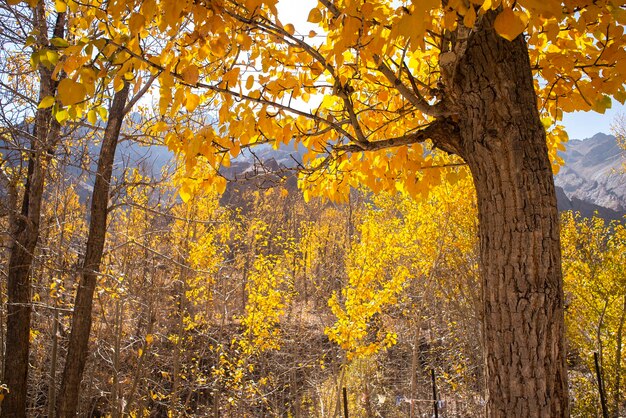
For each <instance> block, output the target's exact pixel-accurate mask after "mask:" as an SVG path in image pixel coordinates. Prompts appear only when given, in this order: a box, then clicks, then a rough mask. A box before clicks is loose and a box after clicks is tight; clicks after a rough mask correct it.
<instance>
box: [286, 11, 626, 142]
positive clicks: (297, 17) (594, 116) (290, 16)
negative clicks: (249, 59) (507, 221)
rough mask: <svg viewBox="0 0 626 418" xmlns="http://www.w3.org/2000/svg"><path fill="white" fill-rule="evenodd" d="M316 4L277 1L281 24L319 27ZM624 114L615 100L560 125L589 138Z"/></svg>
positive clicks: (572, 115)
mask: <svg viewBox="0 0 626 418" xmlns="http://www.w3.org/2000/svg"><path fill="white" fill-rule="evenodd" d="M316 5H317V0H297V1H296V0H281V1H279V2H278V14H279V18H280V20H281V21H282V23H283V24H287V23H292V24H293V25H294V26H295V28H296V31H298V32H300V33H308V32H309V31H310V30H315V29H318V30H319V28H318V27H317V25H313V24H311V23H308V22H307V21H306V20H307V17H308V13H309V11H310V10H311V9H312V8H313V7H315V6H316ZM619 114H622V115H626V105H621V104H619V103H618V102H616V101H615V100H614V101H613V107H612V108H611V109H609V110H607V111H606V112H605V113H604V114H600V113H596V112H572V113H566V114H564V116H563V121H562V122H560V124H561V125H563V126H565V130H566V132H567V134H568V135H569V137H570V139H586V138H591V137H592V136H594V135H595V134H597V133H598V132H602V133H605V134H610V133H611V124H612V123H613V122H614V121H615V118H616V116H617V115H619Z"/></svg>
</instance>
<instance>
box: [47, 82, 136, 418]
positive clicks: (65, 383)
mask: <svg viewBox="0 0 626 418" xmlns="http://www.w3.org/2000/svg"><path fill="white" fill-rule="evenodd" d="M128 92H129V85H128V83H125V85H124V87H123V88H122V90H120V91H119V92H117V93H116V94H115V96H114V97H113V102H112V104H111V110H110V112H109V121H108V123H107V127H106V130H105V132H104V138H103V140H102V147H101V149H100V156H99V159H98V169H97V173H96V180H95V184H94V188H93V193H92V197H91V222H90V224H89V234H88V236H87V246H86V248H85V259H84V261H83V266H82V269H81V280H80V284H79V286H78V290H77V291H76V301H75V304H74V314H73V315H72V329H71V334H70V339H69V345H68V350H67V358H66V360H65V367H64V369H63V378H62V380H61V390H60V391H59V399H58V402H57V416H58V417H59V418H66V417H72V418H73V417H75V416H76V412H77V409H78V395H79V392H80V383H81V380H82V376H83V371H84V369H85V363H86V361H87V355H88V346H89V334H90V332H91V319H92V318H91V315H92V305H93V294H94V291H95V289H96V282H97V278H98V273H99V270H100V262H101V260H102V253H103V250H104V240H105V235H106V223H107V214H108V204H109V189H110V181H111V174H112V171H113V161H114V157H115V149H116V147H117V143H118V139H119V135H120V130H121V127H122V121H123V119H124V107H125V104H126V99H127V98H128Z"/></svg>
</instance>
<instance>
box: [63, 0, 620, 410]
mask: <svg viewBox="0 0 626 418" xmlns="http://www.w3.org/2000/svg"><path fill="white" fill-rule="evenodd" d="M70 4H72V3H71V2H70ZM95 5H97V4H95ZM129 14H130V20H129V25H128V28H127V29H125V31H126V33H123V34H122V33H121V32H124V30H121V31H120V32H115V33H113V34H112V35H111V37H108V38H107V36H106V35H104V34H102V35H101V37H100V38H99V39H96V40H92V41H90V42H91V43H92V44H93V45H100V46H101V45H102V44H103V43H104V44H106V45H108V46H111V47H113V46H116V47H119V46H123V47H124V48H125V50H126V51H125V52H126V53H128V54H129V55H131V56H134V57H137V58H142V59H143V60H144V62H145V63H146V65H150V66H152V67H153V68H155V69H157V70H159V71H162V75H161V77H160V80H159V87H160V93H161V95H160V102H159V104H160V111H161V113H162V114H163V115H164V116H167V117H175V116H176V115H177V114H179V113H180V112H182V111H181V109H182V107H183V106H184V107H185V109H186V111H191V110H193V109H194V108H195V107H196V106H197V105H198V104H199V103H200V102H204V101H206V102H218V103H220V106H221V108H220V111H219V112H218V117H219V122H220V124H219V128H217V129H215V128H213V127H211V126H207V127H206V128H204V129H203V130H202V131H201V132H198V133H197V134H194V132H193V131H192V130H191V129H189V128H188V129H178V130H171V131H169V132H168V133H167V134H166V142H167V143H168V145H169V146H170V147H171V148H172V149H175V150H176V151H177V152H184V153H185V154H186V159H187V163H188V165H189V168H191V167H192V166H193V165H194V162H195V161H196V160H206V162H207V163H208V164H209V165H211V166H212V167H213V168H212V169H210V170H209V171H208V172H207V173H206V177H207V178H211V177H213V178H214V179H215V180H216V182H217V183H218V184H220V185H222V186H221V187H223V179H222V178H221V177H219V176H217V174H218V171H217V170H218V168H219V166H220V165H222V164H228V162H229V161H230V157H231V156H232V157H235V156H237V155H238V154H239V153H240V150H241V148H242V147H249V146H253V145H258V144H260V143H273V144H275V146H280V144H281V143H289V142H292V141H295V142H297V143H300V144H303V145H304V146H305V147H306V148H307V149H308V150H309V154H308V156H306V157H305V165H306V167H305V168H306V170H305V172H304V175H303V176H302V177H301V182H300V185H301V187H302V188H303V189H304V195H305V198H308V197H309V196H310V195H312V194H322V195H325V196H327V197H330V198H332V199H335V200H342V199H345V197H346V196H347V194H348V191H349V190H350V187H354V186H356V185H366V186H368V187H370V188H371V189H372V190H374V191H379V190H383V189H392V190H393V189H394V188H395V189H399V190H403V191H407V192H409V193H411V194H413V195H419V194H423V193H425V192H427V191H428V189H429V188H430V187H431V186H432V185H433V184H436V183H437V182H438V181H439V179H440V177H441V176H440V175H439V173H437V171H439V170H437V169H435V168H430V169H425V168H428V167H435V166H438V165H440V164H437V162H436V161H434V160H433V159H432V157H431V154H430V153H428V152H425V149H427V148H425V147H424V146H423V145H422V144H424V143H426V144H430V145H432V147H434V148H437V149H440V150H443V151H445V152H448V153H451V154H456V155H458V156H459V157H461V158H462V160H463V161H464V163H466V164H467V165H468V167H469V169H470V171H471V173H472V176H473V178H474V183H475V187H476V194H477V204H478V218H479V236H480V242H481V245H480V255H481V268H480V269H481V276H482V292H483V312H482V317H483V333H482V334H483V335H482V338H483V343H484V349H485V360H486V374H487V386H488V392H489V396H488V399H487V403H486V409H487V413H488V415H489V416H511V415H516V416H543V415H545V416H567V415H568V411H569V406H568V396H567V376H566V366H565V355H564V344H563V293H562V274H561V267H560V249H559V227H558V219H557V211H556V199H555V196H554V185H553V180H552V170H551V165H555V164H557V163H558V156H557V155H556V151H557V149H558V148H559V147H561V143H562V142H564V140H566V136H565V135H564V132H563V131H562V129H561V128H560V127H559V126H558V125H556V123H557V122H558V120H560V118H561V116H562V112H563V111H571V110H575V109H581V110H592V109H593V110H596V111H603V110H605V109H606V108H607V107H608V106H610V103H611V96H613V97H615V98H616V99H618V100H619V101H622V102H623V101H624V99H626V91H625V88H624V85H623V83H622V80H623V76H624V75H625V73H626V68H624V63H625V62H626V56H625V55H626V51H625V50H624V48H623V47H622V46H623V43H624V40H625V37H624V34H623V24H624V23H625V22H626V13H624V8H623V6H621V5H620V4H619V3H616V2H613V1H611V0H599V1H596V2H592V3H589V4H581V3H580V2H578V1H570V0H566V1H564V2H559V1H555V0H548V1H544V2H538V1H534V0H521V1H519V2H510V1H492V0H485V1H481V0H477V1H472V2H470V3H466V2H462V1H458V0H450V1H444V2H442V3H440V2H438V1H428V2H403V3H401V4H400V5H397V7H396V3H393V2H390V1H383V0H377V1H374V0H372V1H367V2H364V1H361V0H343V1H337V2H332V1H331V0H321V1H320V5H319V6H318V7H315V8H314V9H313V10H311V12H310V14H309V21H310V22H312V23H315V24H317V25H318V26H319V27H320V29H319V30H320V32H321V34H322V36H323V40H321V41H320V40H319V38H317V35H316V34H315V33H313V32H311V33H310V34H309V36H308V37H307V36H305V35H301V34H297V33H296V32H295V27H294V26H293V25H291V24H282V23H281V22H280V20H279V19H278V16H277V14H278V13H277V10H276V1H275V0H267V1H263V0H242V1H240V2H235V1H233V2H218V1H216V2H210V3H207V4H204V5H203V4H197V3H184V4H183V3H176V2H173V1H171V0H163V1H160V2H158V1H156V2H155V1H136V2H133V1H129V2H123V3H122V2H116V3H114V5H113V6H112V7H108V8H107V9H106V19H104V20H106V23H105V22H103V24H104V25H105V26H106V25H118V26H120V25H119V22H121V21H122V18H125V17H126V16H128V15H129ZM83 18H84V19H86V20H89V19H91V20H93V19H97V18H103V16H102V13H100V11H99V10H98V9H97V7H94V8H93V11H92V12H90V13H87V14H85V15H84V16H80V17H77V19H83ZM190 21H193V24H189V22H190ZM148 30H150V31H151V32H161V33H166V34H168V35H170V36H171V38H169V39H168V40H167V41H164V42H163V43H162V45H161V46H162V49H161V52H160V53H158V54H152V55H150V56H147V55H145V54H144V52H143V50H142V49H141V47H140V46H139V45H138V42H137V36H138V35H142V34H144V35H145V34H149V33H150V32H149V31H148ZM87 43H89V42H87ZM71 54H74V57H75V58H76V59H77V60H78V61H77V62H80V59H82V58H84V57H85V56H86V52H85V50H83V49H75V50H72V51H71V52H70V53H68V55H71ZM534 74H536V75H537V78H533V76H534ZM313 95H315V96H317V97H320V98H322V97H323V100H321V103H320V104H319V105H310V107H309V108H308V109H307V107H306V106H303V105H301V102H302V101H307V100H308V99H309V98H310V97H311V96H313ZM546 127H548V128H549V132H548V134H549V135H548V137H546ZM159 129H161V132H166V131H167V123H166V121H165V120H164V122H163V123H162V124H161V125H159ZM429 140H430V141H429ZM443 163H444V165H448V164H449V163H450V162H445V161H444V162H443ZM452 164H458V161H457V162H452ZM209 184H210V182H209Z"/></svg>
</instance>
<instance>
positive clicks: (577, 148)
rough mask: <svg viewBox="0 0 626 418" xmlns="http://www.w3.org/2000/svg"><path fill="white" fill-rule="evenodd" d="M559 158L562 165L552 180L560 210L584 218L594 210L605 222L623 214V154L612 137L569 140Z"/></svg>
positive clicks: (625, 157) (625, 188)
mask: <svg viewBox="0 0 626 418" xmlns="http://www.w3.org/2000/svg"><path fill="white" fill-rule="evenodd" d="M562 156H563V159H564V160H565V165H564V166H563V167H562V168H561V171H560V172H559V174H557V175H556V177H555V183H556V186H557V198H558V200H559V208H560V209H561V210H568V209H573V210H578V211H580V212H581V213H582V214H583V215H585V216H590V215H592V214H593V213H594V211H598V214H600V216H602V217H604V218H607V219H617V218H621V217H622V216H624V215H625V214H626V173H625V172H624V163H625V162H626V152H624V150H622V149H621V148H620V147H619V146H618V144H617V140H616V139H615V137H614V136H612V135H606V134H602V133H598V134H596V135H594V136H593V137H591V138H588V139H585V140H582V141H581V140H572V141H570V142H569V143H568V144H567V150H566V151H565V152H564V153H563V154H562Z"/></svg>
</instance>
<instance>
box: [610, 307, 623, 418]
mask: <svg viewBox="0 0 626 418" xmlns="http://www.w3.org/2000/svg"><path fill="white" fill-rule="evenodd" d="M625 320H626V295H625V296H624V305H623V308H622V316H621V317H620V319H619V326H618V327H617V336H616V339H617V341H616V343H615V345H616V347H615V388H614V391H613V417H614V418H618V417H619V416H620V413H619V412H620V411H619V404H620V399H621V390H622V388H621V383H622V339H623V333H624V321H625Z"/></svg>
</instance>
